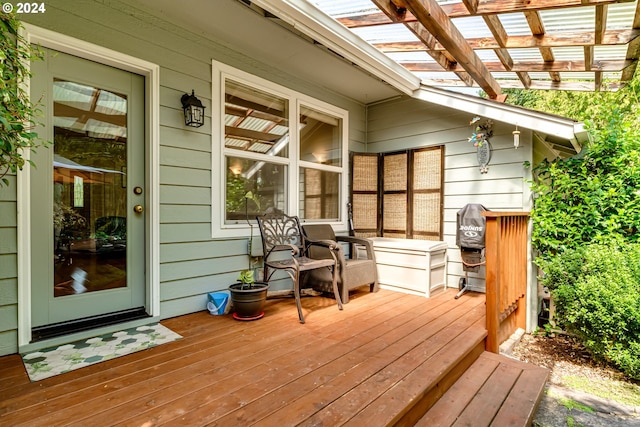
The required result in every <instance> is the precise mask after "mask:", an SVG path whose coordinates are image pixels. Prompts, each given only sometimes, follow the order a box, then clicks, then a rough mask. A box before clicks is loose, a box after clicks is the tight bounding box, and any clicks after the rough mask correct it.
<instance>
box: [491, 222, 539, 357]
mask: <svg viewBox="0 0 640 427" xmlns="http://www.w3.org/2000/svg"><path fill="white" fill-rule="evenodd" d="M483 215H484V216H485V217H486V221H487V228H486V232H485V246H486V248H485V258H486V271H487V275H486V298H487V299H486V301H487V332H488V335H487V341H486V350H487V351H491V352H493V353H498V352H499V349H500V343H501V342H503V341H504V340H506V339H507V338H508V337H510V336H511V335H512V334H513V333H514V332H515V331H516V330H517V329H518V328H522V329H525V328H526V316H527V307H526V300H527V298H526V296H527V248H528V224H529V213H528V212H493V211H488V212H484V213H483Z"/></svg>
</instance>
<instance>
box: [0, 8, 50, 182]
mask: <svg viewBox="0 0 640 427" xmlns="http://www.w3.org/2000/svg"><path fill="white" fill-rule="evenodd" d="M21 27H22V24H21V23H20V21H18V20H17V19H16V17H15V15H14V14H8V13H2V14H0V186H2V185H9V180H8V179H7V178H5V175H7V174H8V173H16V172H17V171H18V170H21V169H22V168H23V166H24V164H25V162H26V161H27V160H25V158H24V156H23V153H24V151H25V150H27V149H29V148H34V147H37V146H38V145H46V143H45V142H40V141H38V140H37V134H36V133H35V132H33V131H32V128H33V126H34V125H35V122H34V121H33V118H34V116H35V115H36V114H37V113H38V112H39V111H38V110H37V108H36V106H35V105H34V104H33V103H32V102H31V101H30V100H29V94H28V93H27V91H26V89H25V86H24V84H25V82H26V80H27V79H28V78H29V77H30V72H29V68H28V66H27V65H26V64H28V63H29V61H31V60H34V59H40V58H41V57H42V55H41V52H40V51H39V50H38V48H36V47H32V46H31V45H30V44H29V43H28V42H27V41H26V40H24V38H22V37H21V36H20V33H19V30H20V28H21Z"/></svg>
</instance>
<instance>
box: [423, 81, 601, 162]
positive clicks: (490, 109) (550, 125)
mask: <svg viewBox="0 0 640 427" xmlns="http://www.w3.org/2000/svg"><path fill="white" fill-rule="evenodd" d="M412 96H413V97H414V98H416V99H420V100H423V101H426V102H431V103H433V104H438V105H443V106H445V107H450V108H454V109H456V110H460V111H468V112H469V113H470V114H472V115H478V116H481V117H483V118H488V119H492V120H497V121H501V122H504V123H512V124H514V125H516V124H517V125H518V126H519V127H523V128H526V129H531V130H533V131H537V132H541V133H545V134H547V135H553V136H556V137H559V138H563V139H566V140H568V141H571V144H572V145H573V146H574V148H576V151H580V147H581V146H582V145H583V143H584V142H585V141H586V140H587V139H588V134H587V131H586V130H585V129H584V123H581V122H578V121H575V120H573V119H568V118H566V117H561V116H556V115H554V114H548V113H542V112H539V111H535V110H530V109H528V108H523V107H519V106H516V105H510V104H505V103H503V102H498V101H493V100H490V99H484V98H479V97H477V96H474V95H466V94H463V93H459V92H453V91H449V90H446V89H440V88H436V87H433V86H426V85H422V86H421V87H420V89H418V90H417V91H416V92H414V93H413V94H412Z"/></svg>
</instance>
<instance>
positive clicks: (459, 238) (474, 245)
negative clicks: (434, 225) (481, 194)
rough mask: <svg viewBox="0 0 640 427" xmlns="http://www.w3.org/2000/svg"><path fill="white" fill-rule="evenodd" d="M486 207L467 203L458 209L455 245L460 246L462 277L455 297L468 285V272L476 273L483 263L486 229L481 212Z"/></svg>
mask: <svg viewBox="0 0 640 427" xmlns="http://www.w3.org/2000/svg"><path fill="white" fill-rule="evenodd" d="M486 211H488V209H487V208H485V207H484V206H482V205H481V204H478V203H469V204H467V205H465V207H463V208H462V209H460V210H459V211H458V215H457V223H456V245H458V247H459V248H460V256H461V258H462V270H463V271H464V272H465V274H464V277H461V278H460V281H459V282H458V293H457V295H456V299H458V298H460V297H461V296H462V295H463V294H464V293H465V292H466V291H467V286H468V285H469V272H474V273H477V272H478V271H480V267H481V266H482V265H484V264H485V258H484V249H485V240H484V234H485V230H486V220H485V217H484V216H482V212H486Z"/></svg>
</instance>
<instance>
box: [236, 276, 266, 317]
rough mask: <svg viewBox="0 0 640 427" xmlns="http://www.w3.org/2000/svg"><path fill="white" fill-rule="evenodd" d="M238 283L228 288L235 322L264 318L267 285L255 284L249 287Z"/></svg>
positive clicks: (262, 283) (263, 283)
mask: <svg viewBox="0 0 640 427" xmlns="http://www.w3.org/2000/svg"><path fill="white" fill-rule="evenodd" d="M242 286H243V284H242V283H240V282H238V283H234V284H233V285H231V286H229V292H230V293H231V303H232V304H233V311H234V313H233V318H234V319H237V320H257V319H261V318H262V317H263V316H264V311H263V308H264V302H265V301H266V300H267V289H268V288H269V284H268V283H265V282H255V283H254V284H253V285H252V286H251V287H247V285H244V286H245V289H242Z"/></svg>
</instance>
